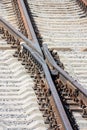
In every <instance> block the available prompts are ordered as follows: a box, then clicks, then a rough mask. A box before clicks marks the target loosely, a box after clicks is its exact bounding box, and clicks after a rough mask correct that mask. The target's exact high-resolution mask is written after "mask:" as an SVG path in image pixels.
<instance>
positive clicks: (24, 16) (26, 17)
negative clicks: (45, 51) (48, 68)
mask: <svg viewBox="0 0 87 130" xmlns="http://www.w3.org/2000/svg"><path fill="white" fill-rule="evenodd" d="M17 3H18V6H19V10H20V12H21V16H22V19H23V21H24V24H25V28H26V29H27V32H28V34H29V36H28V38H29V39H30V40H31V41H32V43H33V46H34V47H35V48H37V50H39V51H40V53H42V52H41V49H40V46H39V43H38V40H37V37H36V34H35V32H34V29H33V27H32V23H31V20H30V17H29V14H28V12H27V10H26V6H25V4H24V1H23V0H17Z"/></svg>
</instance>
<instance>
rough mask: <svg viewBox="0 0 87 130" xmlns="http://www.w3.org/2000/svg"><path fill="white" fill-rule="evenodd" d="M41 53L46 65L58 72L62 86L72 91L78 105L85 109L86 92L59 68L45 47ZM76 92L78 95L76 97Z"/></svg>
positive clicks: (44, 46)
mask: <svg viewBox="0 0 87 130" xmlns="http://www.w3.org/2000/svg"><path fill="white" fill-rule="evenodd" d="M43 52H44V55H45V58H46V61H47V64H48V65H49V63H50V64H51V66H53V68H54V69H55V70H56V71H58V73H59V78H60V80H61V81H62V84H63V85H65V87H66V88H68V89H69V91H71V90H72V91H73V96H75V95H76V96H75V98H77V99H78V100H79V104H80V103H81V102H82V104H80V105H83V106H85V107H86V109H87V90H86V89H84V88H83V87H82V86H81V85H80V84H79V83H78V82H77V81H76V80H74V79H73V78H72V77H71V76H69V74H68V73H66V72H65V71H64V70H63V69H62V68H61V67H59V66H58V65H57V63H56V62H55V60H54V58H53V57H52V55H51V54H50V52H49V50H48V48H47V45H45V44H44V45H43ZM77 91H78V95H77Z"/></svg>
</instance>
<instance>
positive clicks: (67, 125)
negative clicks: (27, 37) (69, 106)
mask: <svg viewBox="0 0 87 130" xmlns="http://www.w3.org/2000/svg"><path fill="white" fill-rule="evenodd" d="M21 46H23V48H25V49H26V50H27V51H28V52H30V53H31V54H32V55H33V57H34V58H35V60H37V61H38V63H39V64H40V65H41V66H42V68H43V72H44V74H45V78H46V80H47V83H48V86H49V88H50V91H51V94H52V97H53V99H54V102H55V105H56V107H57V110H58V111H59V113H60V117H61V119H62V122H63V124H64V127H65V129H67V130H72V127H71V124H70V122H69V120H68V117H67V115H66V113H65V110H64V108H63V105H62V103H61V100H60V98H59V95H58V93H57V90H56V87H55V85H54V83H53V81H52V78H51V75H50V72H49V69H48V67H47V65H46V63H45V61H44V59H43V58H42V57H41V56H40V55H39V54H38V53H37V52H34V51H32V50H31V48H30V47H29V46H27V45H26V44H25V43H22V44H21Z"/></svg>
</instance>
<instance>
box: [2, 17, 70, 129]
mask: <svg viewBox="0 0 87 130" xmlns="http://www.w3.org/2000/svg"><path fill="white" fill-rule="evenodd" d="M0 31H1V33H4V36H5V38H6V39H7V41H8V42H12V41H15V44H16V45H17V52H16V54H17V56H18V57H19V58H22V57H24V61H25V62H29V61H27V60H28V57H29V56H30V55H31V57H32V61H33V62H35V66H39V68H40V70H42V72H43V73H44V75H45V79H46V84H47V86H48V90H47V91H48V93H50V94H51V95H52V97H53V100H54V102H55V106H56V108H57V111H58V113H59V115H60V118H61V120H62V126H63V127H64V128H65V129H67V130H72V126H71V124H70V122H69V120H68V117H67V115H66V113H65V110H64V108H63V106H62V103H61V100H60V98H59V95H58V93H57V91H56V87H55V85H54V83H53V81H52V78H51V75H50V72H49V69H48V67H47V64H46V62H45V60H44V59H43V56H42V55H41V53H40V52H39V51H38V50H37V48H35V47H34V46H33V45H32V41H30V40H29V39H27V38H26V37H25V36H24V35H23V34H22V33H21V32H19V31H17V30H16V29H15V28H14V27H12V26H11V25H10V24H8V22H7V21H5V20H4V19H3V18H0ZM21 41H24V42H25V43H26V44H25V43H23V44H21V46H23V49H22V51H21V46H20V42H21ZM28 66H29V64H28ZM49 91H50V92H49Z"/></svg>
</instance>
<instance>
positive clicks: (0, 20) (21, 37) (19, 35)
mask: <svg viewBox="0 0 87 130" xmlns="http://www.w3.org/2000/svg"><path fill="white" fill-rule="evenodd" d="M0 26H1V27H3V28H5V29H6V30H7V31H8V32H10V34H11V35H13V36H14V37H15V38H16V39H19V41H24V42H26V44H28V46H30V47H31V48H32V49H33V50H35V51H37V52H38V53H39V54H40V55H42V53H41V50H40V49H37V47H36V46H34V45H35V44H34V43H33V42H32V41H31V40H29V39H27V38H26V37H25V36H24V35H23V34H22V33H21V32H19V31H18V30H17V29H15V28H14V27H13V26H12V25H11V24H10V23H9V22H8V21H6V20H5V19H3V18H2V17H0Z"/></svg>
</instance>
